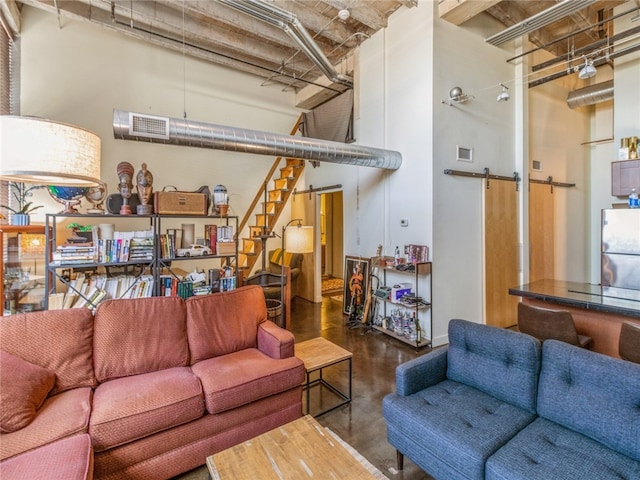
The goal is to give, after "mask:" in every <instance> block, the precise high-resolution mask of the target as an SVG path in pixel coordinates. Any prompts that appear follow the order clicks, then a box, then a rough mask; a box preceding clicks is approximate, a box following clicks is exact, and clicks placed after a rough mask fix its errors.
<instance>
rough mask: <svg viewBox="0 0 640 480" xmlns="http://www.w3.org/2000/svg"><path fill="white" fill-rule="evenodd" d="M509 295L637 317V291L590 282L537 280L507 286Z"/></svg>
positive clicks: (639, 313)
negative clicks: (515, 285) (510, 286)
mask: <svg viewBox="0 0 640 480" xmlns="http://www.w3.org/2000/svg"><path fill="white" fill-rule="evenodd" d="M509 294H510V295H516V296H519V297H526V298H532V299H535V300H543V301H545V302H554V303H557V304H560V305H567V306H569V307H575V308H584V309H587V310H595V311H599V312H606V313H614V314H617V315H625V316H628V317H636V318H640V291H639V290H630V289H628V288H617V287H603V286H601V285H594V284H592V283H579V282H565V281H562V280H538V281H535V282H532V283H528V284H526V285H520V286H517V287H512V288H510V289H509Z"/></svg>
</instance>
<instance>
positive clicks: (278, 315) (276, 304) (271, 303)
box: [265, 298, 282, 327]
mask: <svg viewBox="0 0 640 480" xmlns="http://www.w3.org/2000/svg"><path fill="white" fill-rule="evenodd" d="M265 301H266V302H267V320H271V321H272V322H273V323H275V324H276V325H278V326H280V327H281V326H282V324H281V319H282V302H281V301H280V300H275V299H273V298H267V299H265Z"/></svg>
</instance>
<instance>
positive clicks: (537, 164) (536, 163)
mask: <svg viewBox="0 0 640 480" xmlns="http://www.w3.org/2000/svg"><path fill="white" fill-rule="evenodd" d="M531 170H533V171H534V172H541V171H542V162H541V161H540V160H533V161H532V162H531Z"/></svg>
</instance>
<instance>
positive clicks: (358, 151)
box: [113, 110, 402, 170]
mask: <svg viewBox="0 0 640 480" xmlns="http://www.w3.org/2000/svg"><path fill="white" fill-rule="evenodd" d="M113 136H114V137H115V138H116V139H119V140H136V141H142V142H150V143H164V144H170V145H182V146H187V147H199V148H211V149H214V150H228V151H233V152H244V153H254V154H257V155H271V156H280V157H286V158H300V159H304V160H317V161H320V162H331V163H338V164H342V165H356V166H361V167H373V168H383V169H388V170H397V169H398V168H400V165H402V155H401V154H400V152H396V151H394V150H383V149H380V148H373V147H365V146H360V145H354V144H347V143H340V142H330V141H328V140H319V139H316V138H308V137H294V136H292V135H282V134H278V133H269V132H262V131H259V130H247V129H244V128H235V127H228V126H223V125H214V124H210V123H203V122H194V121H190V120H186V119H181V118H169V117H158V116H154V115H147V114H143V113H133V112H128V111H124V110H114V111H113Z"/></svg>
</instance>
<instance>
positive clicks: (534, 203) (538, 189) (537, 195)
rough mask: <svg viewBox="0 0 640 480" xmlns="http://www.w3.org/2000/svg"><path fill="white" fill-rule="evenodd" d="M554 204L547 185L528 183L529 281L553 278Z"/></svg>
mask: <svg viewBox="0 0 640 480" xmlns="http://www.w3.org/2000/svg"><path fill="white" fill-rule="evenodd" d="M553 212H554V204H553V189H552V188H550V187H549V185H545V184H540V183H533V182H531V183H529V281H530V282H534V281H536V280H542V279H545V278H554V270H553V269H554V255H553V252H554V248H553V242H554V238H555V235H554V233H555V232H554V223H555V219H554V214H553Z"/></svg>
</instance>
